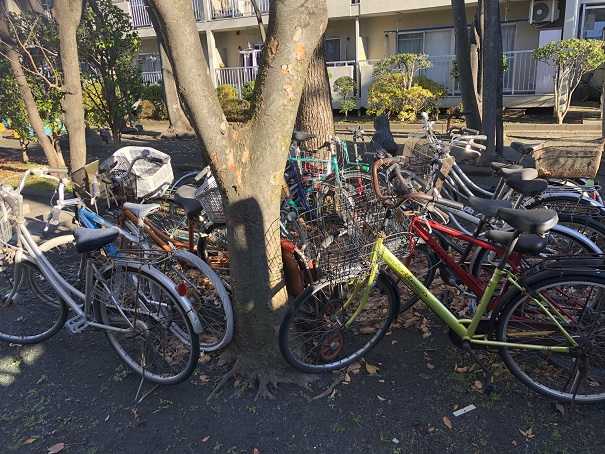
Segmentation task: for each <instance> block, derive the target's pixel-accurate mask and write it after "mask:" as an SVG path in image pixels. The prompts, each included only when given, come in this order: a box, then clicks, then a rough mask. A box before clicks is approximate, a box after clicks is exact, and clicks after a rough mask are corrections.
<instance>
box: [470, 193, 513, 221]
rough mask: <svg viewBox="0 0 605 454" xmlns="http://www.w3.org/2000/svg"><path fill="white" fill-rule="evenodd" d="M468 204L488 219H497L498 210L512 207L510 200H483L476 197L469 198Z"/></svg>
mask: <svg viewBox="0 0 605 454" xmlns="http://www.w3.org/2000/svg"><path fill="white" fill-rule="evenodd" d="M468 203H469V205H470V206H472V207H473V208H474V209H476V210H477V211H479V212H481V214H484V215H485V216H487V217H488V218H493V217H496V216H497V215H498V214H497V213H498V208H511V207H512V205H511V203H510V201H509V200H493V199H483V198H481V197H476V196H474V195H471V196H469V197H468Z"/></svg>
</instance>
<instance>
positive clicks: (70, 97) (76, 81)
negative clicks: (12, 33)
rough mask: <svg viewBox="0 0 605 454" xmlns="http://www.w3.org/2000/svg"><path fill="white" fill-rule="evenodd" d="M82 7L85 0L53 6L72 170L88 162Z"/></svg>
mask: <svg viewBox="0 0 605 454" xmlns="http://www.w3.org/2000/svg"><path fill="white" fill-rule="evenodd" d="M82 7H83V0H55V1H54V2H53V7H52V15H53V18H54V19H55V21H56V22H57V34H58V36H59V52H60V54H61V55H60V57H61V66H62V68H63V85H62V87H61V92H62V93H63V100H62V101H61V109H62V110H63V115H64V123H65V127H66V128H67V132H68V134H69V156H70V167H71V169H72V170H77V169H80V168H82V167H84V166H85V165H86V137H85V130H86V125H85V122H84V102H83V99H82V86H81V84H80V62H79V59H78V41H77V39H76V29H77V28H78V25H79V23H80V19H81V18H82Z"/></svg>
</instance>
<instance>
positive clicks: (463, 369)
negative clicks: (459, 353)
mask: <svg viewBox="0 0 605 454" xmlns="http://www.w3.org/2000/svg"><path fill="white" fill-rule="evenodd" d="M455 371H456V372H460V373H461V374H462V373H464V372H468V367H456V368H455Z"/></svg>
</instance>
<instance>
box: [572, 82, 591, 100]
mask: <svg viewBox="0 0 605 454" xmlns="http://www.w3.org/2000/svg"><path fill="white" fill-rule="evenodd" d="M590 91H591V90H590V83H589V82H580V83H579V84H578V86H577V87H576V88H575V89H574V91H572V92H571V99H573V100H574V101H578V102H582V101H586V100H587V99H588V98H589V97H590Z"/></svg>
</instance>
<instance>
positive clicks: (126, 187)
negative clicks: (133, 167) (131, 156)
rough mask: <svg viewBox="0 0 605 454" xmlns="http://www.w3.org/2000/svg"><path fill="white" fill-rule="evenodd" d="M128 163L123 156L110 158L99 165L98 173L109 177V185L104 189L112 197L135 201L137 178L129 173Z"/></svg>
mask: <svg viewBox="0 0 605 454" xmlns="http://www.w3.org/2000/svg"><path fill="white" fill-rule="evenodd" d="M128 169H130V161H129V160H128V159H127V158H125V157H123V156H111V157H110V158H108V159H106V160H105V161H103V162H102V163H101V164H100V165H99V172H101V173H105V174H108V175H109V178H110V180H111V181H112V182H111V183H109V184H107V185H106V189H107V191H108V192H109V193H111V194H112V195H113V197H115V198H117V199H118V200H122V201H131V200H137V199H138V197H137V195H138V193H137V177H136V175H135V174H134V173H133V172H131V173H130V174H128Z"/></svg>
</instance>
